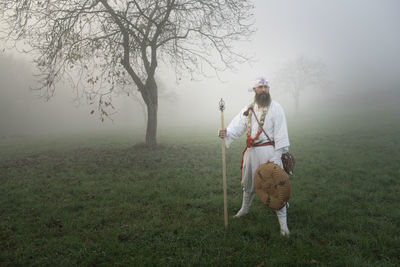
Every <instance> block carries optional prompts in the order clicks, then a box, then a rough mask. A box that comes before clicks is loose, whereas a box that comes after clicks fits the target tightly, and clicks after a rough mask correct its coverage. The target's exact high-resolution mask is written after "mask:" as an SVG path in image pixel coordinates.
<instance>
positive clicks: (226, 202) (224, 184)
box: [219, 98, 228, 230]
mask: <svg viewBox="0 0 400 267" xmlns="http://www.w3.org/2000/svg"><path fill="white" fill-rule="evenodd" d="M224 109H225V102H224V100H222V98H221V100H220V101H219V110H220V111H221V129H225V126H224ZM221 143H222V180H223V187H224V217H225V230H228V201H227V196H226V162H225V138H224V137H223V138H222V139H221Z"/></svg>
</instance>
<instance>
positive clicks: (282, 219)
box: [276, 205, 289, 236]
mask: <svg viewBox="0 0 400 267" xmlns="http://www.w3.org/2000/svg"><path fill="white" fill-rule="evenodd" d="M276 215H277V216H278V221H279V225H280V226H281V235H283V236H289V229H288V227H287V224H286V205H285V206H284V207H283V208H281V209H280V210H277V211H276Z"/></svg>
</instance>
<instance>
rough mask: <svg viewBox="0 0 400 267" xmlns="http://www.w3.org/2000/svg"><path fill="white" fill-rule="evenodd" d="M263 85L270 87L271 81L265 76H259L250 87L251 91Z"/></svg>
mask: <svg viewBox="0 0 400 267" xmlns="http://www.w3.org/2000/svg"><path fill="white" fill-rule="evenodd" d="M263 85H266V86H268V87H269V81H268V80H267V79H266V78H265V77H259V78H257V79H256V80H255V81H254V82H253V86H252V87H250V88H249V92H253V88H255V87H258V86H263Z"/></svg>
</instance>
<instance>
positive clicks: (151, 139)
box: [146, 103, 158, 147]
mask: <svg viewBox="0 0 400 267" xmlns="http://www.w3.org/2000/svg"><path fill="white" fill-rule="evenodd" d="M157 109H158V106H157V104H153V103H149V104H147V129H146V145H147V146H149V147H155V146H156V145H157Z"/></svg>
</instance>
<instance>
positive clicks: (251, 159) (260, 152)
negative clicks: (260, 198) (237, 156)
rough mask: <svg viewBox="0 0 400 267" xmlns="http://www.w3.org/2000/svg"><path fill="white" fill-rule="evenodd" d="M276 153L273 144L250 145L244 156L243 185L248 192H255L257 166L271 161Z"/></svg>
mask: <svg viewBox="0 0 400 267" xmlns="http://www.w3.org/2000/svg"><path fill="white" fill-rule="evenodd" d="M274 153H275V148H274V147H273V146H259V147H249V148H248V149H247V150H246V153H245V154H244V156H243V169H242V186H243V191H245V192H247V193H253V192H254V174H255V173H256V170H257V168H258V167H259V166H260V165H261V164H263V163H266V162H268V161H270V160H271V159H272V158H273V156H274ZM280 165H281V167H283V165H282V162H280Z"/></svg>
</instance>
